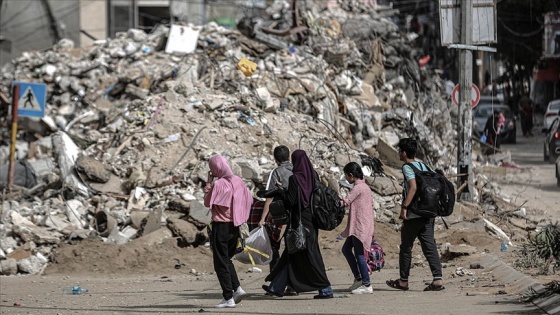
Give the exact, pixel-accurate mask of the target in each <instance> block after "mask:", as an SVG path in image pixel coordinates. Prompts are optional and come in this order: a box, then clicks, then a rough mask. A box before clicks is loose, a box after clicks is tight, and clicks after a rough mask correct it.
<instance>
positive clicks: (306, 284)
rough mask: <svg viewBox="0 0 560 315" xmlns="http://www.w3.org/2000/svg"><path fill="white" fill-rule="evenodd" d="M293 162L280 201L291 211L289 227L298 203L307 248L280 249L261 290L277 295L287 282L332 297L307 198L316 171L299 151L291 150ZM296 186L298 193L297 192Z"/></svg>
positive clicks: (294, 222)
mask: <svg viewBox="0 0 560 315" xmlns="http://www.w3.org/2000/svg"><path fill="white" fill-rule="evenodd" d="M292 163H293V165H294V168H293V175H292V176H291V177H290V179H289V185H288V191H287V192H286V193H285V195H284V198H283V199H284V204H285V206H286V208H287V209H290V212H291V221H290V222H289V223H288V224H289V225H291V226H292V227H294V228H295V227H297V225H298V224H299V220H300V217H299V208H298V207H299V206H300V205H301V223H302V224H303V226H304V228H306V229H307V231H308V233H307V248H306V249H305V250H302V251H299V252H297V253H294V254H288V251H287V250H284V252H283V253H282V256H281V257H280V260H279V261H278V264H277V265H276V267H275V268H274V270H273V271H272V272H271V273H270V274H269V275H268V276H267V277H266V279H265V281H270V285H268V286H267V285H263V289H264V290H265V291H266V292H268V293H269V294H272V295H274V296H278V297H281V296H283V294H284V290H285V289H286V287H287V286H288V285H289V286H290V287H291V288H293V289H294V290H295V291H296V292H298V293H299V292H309V291H315V290H318V291H319V294H318V295H315V296H314V298H315V299H329V298H332V297H333V290H332V288H331V284H330V282H329V279H328V278H327V272H326V271H325V264H324V262H323V257H322V256H321V251H320V250H319V237H318V234H319V231H318V230H317V228H316V227H315V225H314V224H313V221H312V218H311V208H310V200H311V194H312V192H313V188H314V185H315V179H316V177H317V174H316V173H315V170H314V169H313V165H312V164H311V161H310V160H309V158H308V157H307V154H306V153H305V151H303V150H296V151H294V152H293V153H292ZM298 189H299V194H298Z"/></svg>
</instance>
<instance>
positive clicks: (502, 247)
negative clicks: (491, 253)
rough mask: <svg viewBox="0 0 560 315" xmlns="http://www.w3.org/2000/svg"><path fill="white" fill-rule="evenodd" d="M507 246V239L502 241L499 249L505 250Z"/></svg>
mask: <svg viewBox="0 0 560 315" xmlns="http://www.w3.org/2000/svg"><path fill="white" fill-rule="evenodd" d="M508 247H509V246H508V243H507V241H502V246H501V251H502V252H507V250H508Z"/></svg>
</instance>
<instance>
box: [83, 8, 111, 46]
mask: <svg viewBox="0 0 560 315" xmlns="http://www.w3.org/2000/svg"><path fill="white" fill-rule="evenodd" d="M80 26H81V29H82V30H84V31H86V32H88V33H89V34H91V35H92V36H93V37H95V38H97V39H105V38H106V37H107V0H105V1H100V0H80ZM80 43H81V45H82V46H87V45H91V44H92V43H93V40H92V39H91V38H90V37H88V36H86V35H84V34H80Z"/></svg>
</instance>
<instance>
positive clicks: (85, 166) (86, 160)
mask: <svg viewBox="0 0 560 315" xmlns="http://www.w3.org/2000/svg"><path fill="white" fill-rule="evenodd" d="M76 171H78V172H80V173H83V174H84V175H85V177H86V178H87V179H89V180H91V181H94V182H98V183H106V182H108V181H109V178H110V177H111V172H110V171H109V170H107V169H106V168H105V165H103V163H101V162H99V161H98V160H96V159H94V158H93V157H90V156H85V155H81V156H80V157H78V159H77V160H76Z"/></svg>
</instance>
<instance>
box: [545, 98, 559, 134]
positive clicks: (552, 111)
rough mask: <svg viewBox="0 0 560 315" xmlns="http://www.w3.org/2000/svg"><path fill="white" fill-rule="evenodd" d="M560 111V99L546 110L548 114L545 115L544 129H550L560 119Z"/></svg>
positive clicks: (551, 102)
mask: <svg viewBox="0 0 560 315" xmlns="http://www.w3.org/2000/svg"><path fill="white" fill-rule="evenodd" d="M559 111H560V99H558V100H553V101H550V102H549V103H548V107H547V108H546V112H545V113H544V127H545V128H550V125H551V124H552V122H553V121H554V119H556V117H558V113H559Z"/></svg>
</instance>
